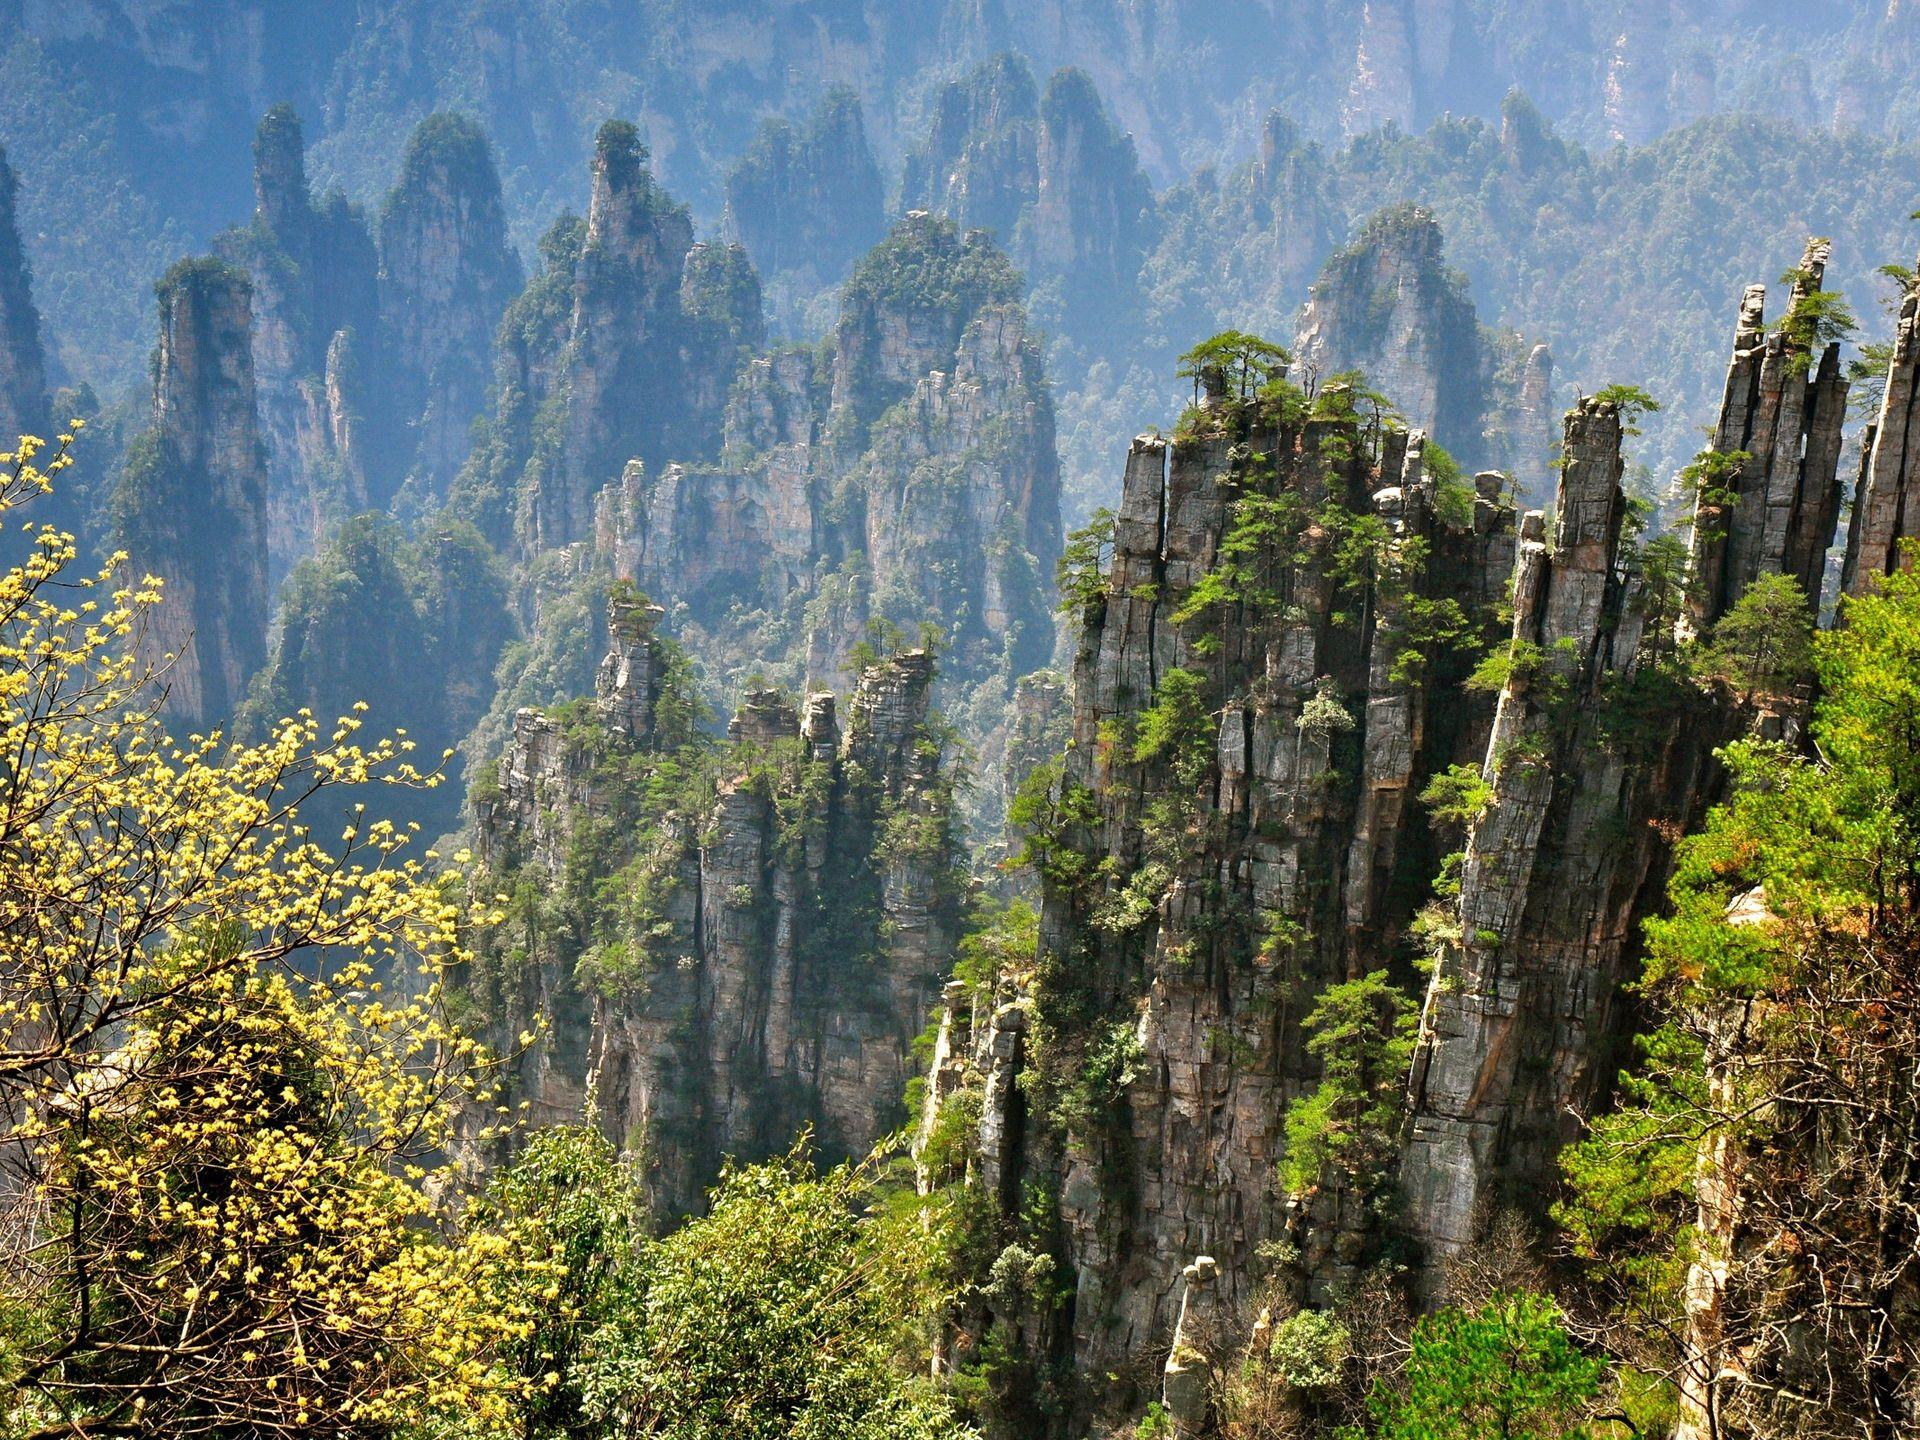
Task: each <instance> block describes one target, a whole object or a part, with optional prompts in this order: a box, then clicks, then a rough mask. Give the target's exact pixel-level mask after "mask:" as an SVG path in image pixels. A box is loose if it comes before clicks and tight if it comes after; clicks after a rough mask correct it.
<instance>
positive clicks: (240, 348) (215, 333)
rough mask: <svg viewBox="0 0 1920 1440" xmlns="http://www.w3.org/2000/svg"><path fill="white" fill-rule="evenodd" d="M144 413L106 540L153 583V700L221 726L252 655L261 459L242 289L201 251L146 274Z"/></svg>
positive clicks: (263, 575)
mask: <svg viewBox="0 0 1920 1440" xmlns="http://www.w3.org/2000/svg"><path fill="white" fill-rule="evenodd" d="M155 288H156V293H157V294H158V296H159V301H160V345H159V349H158V351H157V352H156V354H155V358H154V378H153V418H152V423H151V425H150V426H149V428H148V429H147V430H146V431H144V432H143V433H142V434H141V435H140V437H139V438H138V439H137V440H135V441H134V443H133V445H132V446H131V447H130V449H129V451H128V456H127V462H126V467H125V470H124V472H123V473H122V475H121V477H120V480H119V483H118V486H117V489H116V492H115V495H114V501H113V527H114V533H115V540H116V543H117V545H118V547H119V548H121V549H123V550H125V551H126V552H127V553H128V555H129V556H130V563H129V570H130V571H131V573H132V574H133V575H134V576H136V577H138V576H141V575H143V574H151V575H154V576H157V577H159V579H160V580H161V581H162V582H163V585H164V590H163V592H162V596H161V599H160V602H159V604H158V605H156V606H155V607H154V608H153V610H152V611H151V612H150V613H149V618H148V627H149V628H148V631H147V634H146V635H145V636H144V637H143V643H144V645H145V647H146V650H147V653H148V654H149V656H150V657H151V658H152V659H153V660H154V661H156V662H159V663H166V657H175V658H174V659H173V660H172V661H171V663H170V664H169V668H168V670H167V674H166V681H165V683H166V687H167V707H168V709H169V710H170V711H171V712H172V713H173V714H174V715H176V716H177V717H179V718H180V719H181V720H183V721H186V722H188V723H194V722H201V723H206V724H221V723H224V722H225V721H226V719H227V717H229V716H230V715H231V714H232V713H233V709H234V707H235V706H236V705H237V704H238V703H239V701H240V699H241V697H242V696H243V695H244V694H245V693H246V687H247V683H248V681H249V680H250V679H251V678H252V676H253V673H254V672H255V671H256V670H257V669H258V668H259V667H260V663H261V661H262V660H264V659H265V658H266V616H267V467H266V448H265V446H264V445H263V444H262V443H261V439H260V432H259V428H258V424H257V420H256V416H257V410H256V408H255V396H254V380H253V336H252V329H253V309H252V287H251V286H250V285H249V284H248V282H247V277H246V276H245V275H244V274H242V273H241V272H240V271H238V270H236V269H234V268H233V267H232V266H230V265H227V264H224V263H223V262H221V261H218V260H214V259H210V258H209V259H200V260H183V261H181V262H180V263H179V264H178V265H176V266H174V267H173V269H171V270H169V271H168V272H167V274H166V276H165V277H164V278H163V279H162V280H161V281H160V283H159V285H158V286H157V287H155Z"/></svg>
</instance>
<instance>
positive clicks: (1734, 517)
mask: <svg viewBox="0 0 1920 1440" xmlns="http://www.w3.org/2000/svg"><path fill="white" fill-rule="evenodd" d="M1827 252H1828V247H1827V245H1826V242H1824V241H1815V242H1813V243H1811V244H1810V245H1808V247H1807V251H1806V254H1805V255H1804V256H1803V257H1802V258H1801V261H1800V265H1799V267H1798V268H1797V269H1796V270H1794V271H1793V272H1792V273H1793V277H1794V278H1793V282H1792V286H1791V289H1790V291H1789V293H1788V297H1787V315H1786V318H1785V320H1784V322H1783V324H1782V325H1780V326H1776V327H1775V328H1774V329H1773V330H1772V331H1768V330H1767V329H1766V295H1767V292H1766V287H1765V286H1762V285H1750V286H1748V287H1747V290H1746V294H1745V295H1744V296H1743V297H1742V299H1741V303H1740V321H1739V326H1738V328H1737V329H1736V330H1735V332H1734V339H1733V359H1732V361H1731V362H1730V363H1729V365H1728V367H1727V388H1726V395H1725V398H1724V399H1723V401H1722V402H1721V407H1720V420H1719V423H1718V425H1716V426H1715V427H1714V432H1713V439H1712V443H1711V445H1710V447H1709V452H1708V453H1709V456H1711V457H1712V460H1715V461H1718V462H1720V463H1718V464H1711V462H1709V463H1710V464H1711V468H1710V470H1709V472H1708V473H1706V474H1704V475H1703V476H1702V480H1701V484H1700V487H1699V492H1698V494H1697V495H1696V497H1695V506H1694V519H1693V536H1692V544H1693V579H1694V591H1695V594H1694V606H1693V608H1694V615H1695V620H1696V623H1698V624H1700V625H1702V626H1704V625H1708V624H1711V623H1712V622H1713V621H1715V620H1717V619H1718V618H1719V617H1720V616H1721V615H1722V614H1724V613H1725V612H1726V611H1727V610H1729V609H1730V608H1732V606H1733V605H1734V604H1735V603H1737V602H1738V601H1739V599H1740V596H1741V595H1742V594H1743V593H1744V592H1745V590H1746V588H1747V586H1749V585H1751V584H1752V583H1753V582H1754V580H1756V579H1757V578H1759V577H1760V576H1762V575H1782V574H1784V575H1790V576H1792V577H1793V578H1794V579H1795V580H1797V581H1798V582H1799V583H1800V588H1801V589H1802V590H1803V591H1804V592H1805V593H1806V594H1807V595H1808V596H1809V597H1811V598H1813V599H1814V600H1816V601H1817V600H1818V599H1819V596H1820V590H1821V583H1822V580H1823V579H1824V577H1825V574H1826V568H1827V547H1828V546H1829V545H1830V544H1832V542H1833V531H1834V524H1835V522H1836V521H1837V520H1838V518H1839V514H1840V480H1839V476H1838V473H1837V470H1838V465H1839V461H1840V449H1841V427H1842V426H1843V425H1844V423H1845V421H1846V418H1847V381H1846V380H1845V379H1844V378H1843V377H1842V375H1841V373H1840V346H1839V345H1838V344H1831V345H1822V346H1821V347H1820V353H1819V354H1818V355H1815V354H1813V353H1812V345H1811V341H1810V337H1804V336H1802V335H1800V334H1798V333H1796V330H1795V327H1794V324H1793V320H1794V317H1795V316H1797V315H1800V314H1802V313H1804V310H1805V307H1806V306H1807V305H1808V304H1809V303H1810V297H1812V296H1815V295H1817V293H1818V292H1819V290H1820V282H1821V278H1822V276H1823V275H1824V274H1825V271H1826V265H1827ZM1890 388H1891V387H1890ZM1869 460H1871V457H1869ZM1865 508H1866V509H1869V510H1870V509H1871V507H1870V506H1868V507H1865ZM1867 528H1868V527H1862V526H1858V525H1857V526H1856V531H1857V533H1859V534H1861V536H1862V539H1863V542H1865V537H1866V534H1867Z"/></svg>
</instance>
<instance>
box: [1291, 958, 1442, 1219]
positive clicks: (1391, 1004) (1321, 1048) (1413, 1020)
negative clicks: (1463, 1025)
mask: <svg viewBox="0 0 1920 1440" xmlns="http://www.w3.org/2000/svg"><path fill="white" fill-rule="evenodd" d="M1418 1016H1419V1007H1418V1006H1416V1005H1415V1004H1414V1002H1413V1001H1412V1000H1411V999H1410V998H1409V997H1408V996H1407V994H1406V993H1405V992H1404V991H1402V990H1401V989H1400V988H1399V987H1398V986H1396V985H1395V984H1393V982H1392V981H1391V980H1389V979H1388V978H1387V974H1386V972H1385V971H1384V970H1377V971H1375V972H1373V973H1372V974H1370V975H1363V976H1361V977H1360V978H1359V979H1357V980H1348V981H1346V982H1344V983H1342V984H1339V985H1333V986H1329V987H1328V988H1327V989H1326V990H1325V991H1323V992H1322V993H1321V995H1320V998H1319V999H1318V1000H1316V1001H1315V1002H1314V1005H1313V1008H1312V1009H1311V1010H1310V1011H1308V1012H1307V1017H1306V1029H1307V1033H1308V1035H1309V1037H1310V1038H1309V1039H1308V1041H1307V1050H1308V1052H1309V1053H1310V1054H1312V1055H1315V1056H1317V1057H1318V1058H1319V1060H1320V1067H1321V1069H1320V1083H1319V1085H1318V1086H1316V1087H1315V1088H1314V1089H1313V1090H1312V1091H1311V1092H1310V1093H1309V1094H1307V1095H1305V1096H1303V1097H1302V1098H1301V1099H1299V1100H1296V1101H1295V1102H1294V1103H1293V1105H1292V1107H1291V1108H1290V1109H1289V1110H1288V1111H1287V1121H1286V1130H1287V1149H1286V1155H1285V1158H1284V1159H1283V1160H1282V1161H1281V1180H1282V1183H1283V1184H1285V1186H1286V1187H1287V1190H1288V1191H1289V1193H1291V1194H1295V1195H1298V1194H1303V1193H1305V1192H1306V1191H1308V1190H1310V1189H1311V1188H1313V1187H1314V1186H1315V1185H1317V1184H1321V1183H1324V1182H1326V1181H1328V1180H1330V1179H1331V1180H1336V1181H1338V1182H1339V1183H1342V1184H1344V1185H1348V1186H1351V1187H1353V1188H1355V1189H1359V1190H1361V1191H1362V1192H1364V1193H1367V1194H1369V1195H1370V1196H1371V1197H1372V1198H1375V1199H1376V1200H1379V1199H1384V1198H1385V1194H1384V1192H1385V1190H1386V1188H1387V1187H1388V1185H1389V1183H1390V1175H1391V1170H1392V1165H1393V1161H1394V1157H1395V1154H1396V1153H1397V1142H1398V1139H1399V1133H1400V1125H1401V1121H1402V1118H1403V1116H1404V1114H1405V1105H1406V1070H1407V1063H1408V1061H1409V1060H1411V1059H1412V1056H1413V1043H1414V1030H1415V1026H1416V1025H1417V1023H1418Z"/></svg>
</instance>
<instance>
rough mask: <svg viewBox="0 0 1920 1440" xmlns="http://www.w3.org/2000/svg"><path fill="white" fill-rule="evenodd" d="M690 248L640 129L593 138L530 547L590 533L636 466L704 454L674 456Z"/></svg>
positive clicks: (683, 221)
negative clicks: (562, 360) (550, 455)
mask: <svg viewBox="0 0 1920 1440" xmlns="http://www.w3.org/2000/svg"><path fill="white" fill-rule="evenodd" d="M692 248H693V221H692V219H691V218H690V216H689V215H688V213H687V210H686V208H685V207H684V206H681V205H675V204H674V203H673V202H672V201H671V200H669V199H668V198H667V196H666V195H665V194H664V193H663V192H662V191H661V190H660V189H659V187H658V186H656V185H655V184H654V182H653V177H652V176H651V175H650V174H648V172H647V165H646V152H645V151H644V150H643V149H642V147H641V145H640V136H639V132H638V131H636V130H635V129H634V127H633V126H632V125H629V124H627V123H626V122H624V121H618V120H609V121H608V122H607V123H606V124H605V125H602V126H601V127H600V134H599V137H598V139H597V140H596V141H595V142H594V157H593V199H592V203H591V206H590V208H589V210H588V213H587V234H586V243H585V245H584V247H583V248H582V250H581V252H580V260H579V267H578V269H577V270H576V272H575V277H574V287H573V324H572V340H571V345H570V349H569V352H568V356H567V365H566V380H565V384H566V386H567V402H568V404H567V423H566V436H565V439H564V441H563V447H562V451H561V453H560V455H559V456H558V457H556V461H555V464H554V465H553V467H552V469H551V471H550V472H548V473H544V474H542V475H541V476H540V481H539V486H538V491H537V494H536V495H535V496H534V501H533V510H532V515H531V522H532V526H531V529H532V533H531V535H530V536H529V537H528V539H529V541H530V543H531V545H532V547H533V548H550V547H552V546H556V545H564V544H568V543H570V542H572V541H574V540H577V539H579V538H581V537H582V536H583V535H586V534H588V533H590V531H591V528H592V524H593V495H594V492H595V491H597V490H599V489H600V487H601V486H603V485H605V484H607V483H608V482H609V481H611V480H614V479H616V478H618V476H619V475H620V472H621V470H622V468H623V467H624V466H625V464H626V462H627V461H628V460H633V459H639V460H641V461H643V462H645V463H646V464H647V465H648V466H649V468H653V467H656V466H658V465H659V464H661V463H662V462H664V461H665V460H668V459H683V460H691V459H697V458H699V451H698V449H697V448H693V447H690V448H689V449H688V450H687V451H686V452H685V453H679V454H674V453H671V452H672V451H673V450H674V449H675V448H676V447H675V446H674V444H673V440H674V439H675V438H677V437H679V436H681V435H682V434H684V432H685V431H686V429H687V426H686V421H687V419H688V418H689V417H687V416H685V415H684V414H683V413H681V402H682V401H683V399H684V388H685V387H684V383H683V377H682V375H681V373H680V367H679V365H678V360H677V354H676V344H677V341H678V339H679V338H680V337H679V335H678V333H677V332H678V322H679V319H680V315H681V310H680V281H681V272H682V269H683V267H684V266H685V263H686V258H687V252H688V251H689V250H691V249H692ZM714 418H715V419H716V421H717V418H718V417H717V416H716V417H714Z"/></svg>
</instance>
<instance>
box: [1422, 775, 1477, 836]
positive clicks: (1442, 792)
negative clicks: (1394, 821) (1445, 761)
mask: <svg viewBox="0 0 1920 1440" xmlns="http://www.w3.org/2000/svg"><path fill="white" fill-rule="evenodd" d="M1493 795H1494V792H1493V786H1492V785H1491V784H1490V783H1489V782H1488V781H1487V778H1486V776H1484V775H1483V774H1482V773H1481V770H1480V767H1479V766H1478V765H1449V766H1448V767H1447V768H1446V769H1444V770H1442V771H1440V772H1439V773H1438V774H1436V775H1435V776H1434V777H1433V778H1432V779H1431V780H1429V781H1428V782H1427V787H1426V789H1424V790H1422V791H1421V792H1420V803H1421V804H1422V805H1425V806H1426V807H1427V809H1428V810H1429V811H1430V812H1432V814H1433V818H1434V819H1435V820H1437V821H1439V822H1440V823H1441V824H1442V825H1451V826H1455V827H1457V828H1459V829H1462V830H1464V829H1467V828H1470V827H1471V826H1472V825H1473V824H1474V823H1475V822H1476V821H1478V820H1479V819H1480V817H1481V816H1482V815H1484V814H1485V813H1486V811H1487V807H1488V806H1489V805H1491V804H1492V803H1493Z"/></svg>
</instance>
